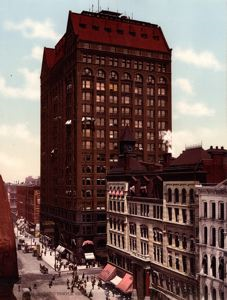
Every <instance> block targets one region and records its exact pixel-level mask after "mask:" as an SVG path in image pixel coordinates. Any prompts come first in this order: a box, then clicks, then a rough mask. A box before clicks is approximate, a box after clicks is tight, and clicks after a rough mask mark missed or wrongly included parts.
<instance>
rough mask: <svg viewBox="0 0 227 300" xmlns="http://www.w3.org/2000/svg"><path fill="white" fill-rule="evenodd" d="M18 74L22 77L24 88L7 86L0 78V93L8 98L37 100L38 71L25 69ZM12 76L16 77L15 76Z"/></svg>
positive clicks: (38, 92) (38, 90)
mask: <svg viewBox="0 0 227 300" xmlns="http://www.w3.org/2000/svg"><path fill="white" fill-rule="evenodd" d="M18 72H19V73H20V74H22V76H23V77H24V81H25V82H24V86H21V87H14V86H10V85H8V84H7V82H6V80H5V78H4V77H2V76H0V93H1V94H2V95H3V96H5V97H8V98H21V99H27V100H38V99H39V97H40V86H39V71H37V70H36V71H30V70H29V69H27V68H21V69H19V70H18ZM12 76H16V74H13V75H12Z"/></svg>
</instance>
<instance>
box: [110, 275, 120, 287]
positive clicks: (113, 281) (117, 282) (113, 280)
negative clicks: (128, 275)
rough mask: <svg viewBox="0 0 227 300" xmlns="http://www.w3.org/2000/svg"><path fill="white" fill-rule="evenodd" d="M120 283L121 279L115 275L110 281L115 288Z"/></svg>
mask: <svg viewBox="0 0 227 300" xmlns="http://www.w3.org/2000/svg"><path fill="white" fill-rule="evenodd" d="M121 281H122V278H121V277H120V276H118V275H116V276H115V277H114V278H113V279H111V280H110V282H112V283H113V284H114V285H115V286H117V285H118V284H119V283H120V282H121Z"/></svg>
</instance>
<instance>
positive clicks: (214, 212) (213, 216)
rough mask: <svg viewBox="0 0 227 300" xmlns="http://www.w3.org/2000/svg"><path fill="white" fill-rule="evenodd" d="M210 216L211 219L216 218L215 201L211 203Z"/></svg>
mask: <svg viewBox="0 0 227 300" xmlns="http://www.w3.org/2000/svg"><path fill="white" fill-rule="evenodd" d="M211 218H212V219H215V218H216V203H215V202H212V203H211Z"/></svg>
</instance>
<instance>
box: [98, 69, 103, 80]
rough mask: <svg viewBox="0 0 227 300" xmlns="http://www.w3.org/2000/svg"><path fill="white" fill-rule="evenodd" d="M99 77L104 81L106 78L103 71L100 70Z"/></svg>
mask: <svg viewBox="0 0 227 300" xmlns="http://www.w3.org/2000/svg"><path fill="white" fill-rule="evenodd" d="M97 77H98V78H102V79H104V78H105V72H104V71H103V70H98V72H97Z"/></svg>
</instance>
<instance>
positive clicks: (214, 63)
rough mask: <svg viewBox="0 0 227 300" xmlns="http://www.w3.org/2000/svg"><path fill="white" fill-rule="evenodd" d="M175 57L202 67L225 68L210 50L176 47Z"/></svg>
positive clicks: (218, 69) (217, 69)
mask: <svg viewBox="0 0 227 300" xmlns="http://www.w3.org/2000/svg"><path fill="white" fill-rule="evenodd" d="M173 55H174V56H173V57H174V58H175V59H176V60H180V61H182V62H185V63H187V64H191V65H194V66H196V67H201V68H204V69H212V70H215V71H220V70H222V69H223V67H222V65H221V63H220V62H219V61H218V59H217V58H216V57H215V55H214V54H213V53H212V52H210V51H202V52H196V51H195V50H193V49H181V48H176V49H175V51H174V52H173Z"/></svg>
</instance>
